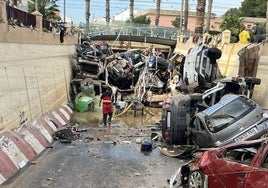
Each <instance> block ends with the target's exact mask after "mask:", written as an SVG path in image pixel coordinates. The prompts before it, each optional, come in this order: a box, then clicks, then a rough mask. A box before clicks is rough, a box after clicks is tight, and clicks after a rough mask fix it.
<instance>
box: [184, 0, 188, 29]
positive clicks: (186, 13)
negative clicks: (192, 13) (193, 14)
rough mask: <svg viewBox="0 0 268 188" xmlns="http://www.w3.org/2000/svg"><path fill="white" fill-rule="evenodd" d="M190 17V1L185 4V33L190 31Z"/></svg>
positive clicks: (186, 0)
mask: <svg viewBox="0 0 268 188" xmlns="http://www.w3.org/2000/svg"><path fill="white" fill-rule="evenodd" d="M188 15H189V0H185V3H184V31H187V29H188Z"/></svg>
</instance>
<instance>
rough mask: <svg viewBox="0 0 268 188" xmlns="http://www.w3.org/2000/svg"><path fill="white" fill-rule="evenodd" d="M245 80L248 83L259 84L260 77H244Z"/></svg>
mask: <svg viewBox="0 0 268 188" xmlns="http://www.w3.org/2000/svg"><path fill="white" fill-rule="evenodd" d="M245 82H246V83H250V84H254V85H260V84H261V79H260V78H255V77H245Z"/></svg>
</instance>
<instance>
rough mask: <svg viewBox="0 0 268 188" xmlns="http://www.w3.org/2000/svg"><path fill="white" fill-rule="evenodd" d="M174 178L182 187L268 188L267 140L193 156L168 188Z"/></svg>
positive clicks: (262, 139)
mask: <svg viewBox="0 0 268 188" xmlns="http://www.w3.org/2000/svg"><path fill="white" fill-rule="evenodd" d="M177 176H179V177H180V183H181V186H184V187H185V186H186V187H195V188H197V187H212V188H214V187H217V188H221V187H225V188H242V187H243V188H244V187H246V188H250V187H257V188H261V187H268V137H266V138H261V139H258V140H251V141H243V142H237V143H233V144H229V145H226V146H223V147H221V148H215V149H211V150H208V151H205V152H204V153H202V152H200V153H196V155H195V159H194V160H193V161H191V162H189V163H188V164H186V165H184V166H182V167H181V168H180V169H178V170H177V171H176V172H175V173H174V175H173V176H172V177H171V179H170V187H173V184H174V183H175V182H176V180H175V179H176V177H177Z"/></svg>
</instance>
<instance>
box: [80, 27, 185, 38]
mask: <svg viewBox="0 0 268 188" xmlns="http://www.w3.org/2000/svg"><path fill="white" fill-rule="evenodd" d="M79 28H80V29H84V30H85V24H82V23H80V25H79ZM180 33H181V32H180V30H179V29H176V28H168V27H157V26H150V25H144V24H127V23H125V24H111V25H104V24H91V25H90V26H89V32H88V33H87V35H89V36H96V35H132V36H146V37H159V38H165V39H173V40H176V39H177V36H178V35H180ZM184 34H185V35H190V33H184Z"/></svg>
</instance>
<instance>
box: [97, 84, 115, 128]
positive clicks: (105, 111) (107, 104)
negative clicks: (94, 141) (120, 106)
mask: <svg viewBox="0 0 268 188" xmlns="http://www.w3.org/2000/svg"><path fill="white" fill-rule="evenodd" d="M101 103H102V117H103V124H104V126H106V125H107V120H108V125H111V121H112V116H113V102H112V90H111V88H109V87H108V88H107V89H106V91H105V92H104V93H103V94H102V95H101V98H100V103H99V106H101ZM107 118H108V119H107Z"/></svg>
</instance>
